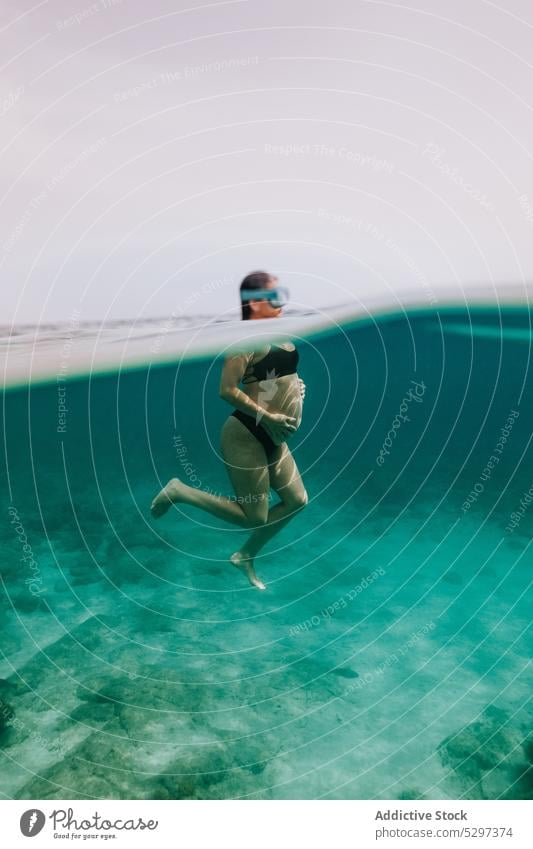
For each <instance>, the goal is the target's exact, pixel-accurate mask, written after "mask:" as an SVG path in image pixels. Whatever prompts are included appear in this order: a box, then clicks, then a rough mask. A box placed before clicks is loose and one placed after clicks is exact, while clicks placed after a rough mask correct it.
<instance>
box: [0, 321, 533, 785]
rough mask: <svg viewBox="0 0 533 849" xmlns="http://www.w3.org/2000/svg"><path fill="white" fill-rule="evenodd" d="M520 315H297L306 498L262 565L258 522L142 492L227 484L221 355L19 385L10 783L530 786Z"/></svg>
mask: <svg viewBox="0 0 533 849" xmlns="http://www.w3.org/2000/svg"><path fill="white" fill-rule="evenodd" d="M530 326H531V317H530V314H529V312H528V311H527V309H519V308H516V309H514V308H513V309H511V308H507V309H506V310H505V311H503V312H499V311H498V310H496V309H494V310H488V309H483V310H482V309H476V310H470V312H469V313H468V312H466V311H464V310H460V309H457V310H446V311H445V312H441V313H440V314H439V313H438V312H428V311H425V312H419V313H412V314H410V315H405V316H395V317H392V318H388V319H386V320H385V319H383V320H380V321H377V322H375V323H373V322H367V323H365V324H356V325H351V326H348V325H347V326H345V327H341V328H339V330H338V331H337V332H335V333H330V334H328V335H323V336H318V337H315V338H310V339H308V340H305V339H302V340H300V341H299V342H298V345H299V350H300V357H301V358H300V369H299V373H300V375H301V377H302V378H303V379H304V381H305V383H306V385H307V395H306V399H305V403H304V418H303V423H302V427H301V429H300V431H299V433H298V434H297V435H296V436H295V437H294V439H293V441H292V443H291V448H292V450H293V453H294V456H295V458H296V460H297V463H298V466H299V468H300V471H301V473H302V476H303V479H304V482H305V485H306V488H307V491H308V494H309V504H308V505H307V507H306V508H305V510H303V511H302V512H301V513H299V514H298V516H297V517H295V518H294V519H293V521H292V522H291V523H290V524H289V525H287V527H285V528H284V529H283V530H282V531H281V533H280V534H279V535H278V536H277V537H275V538H274V539H273V540H272V541H271V543H269V545H268V546H267V547H266V548H265V549H264V551H263V552H261V555H260V556H259V557H258V559H257V562H256V568H257V571H258V573H259V574H260V576H261V577H262V578H263V579H264V580H265V582H266V583H267V585H268V588H267V591H266V592H258V591H257V590H254V589H252V588H251V587H249V586H248V585H246V584H245V583H244V580H243V578H242V576H241V575H240V573H238V572H237V571H236V570H235V569H234V568H233V567H231V566H228V564H227V558H228V557H229V555H230V554H231V553H232V552H233V551H234V550H235V549H237V548H238V547H239V545H241V544H242V542H243V540H244V538H245V533H246V532H245V531H243V530H241V529H239V528H237V527H235V526H230V525H227V524H224V523H223V522H222V521H219V520H217V519H215V518H213V517H211V516H208V515H207V514H205V513H201V512H200V511H198V510H195V509H194V508H190V507H183V506H179V507H178V506H175V507H173V508H172V510H171V511H170V512H169V513H168V514H167V515H166V516H165V517H163V518H162V519H161V520H159V521H158V522H154V521H153V520H152V519H151V517H150V514H149V510H148V507H149V504H150V501H151V499H152V498H153V496H154V494H155V493H156V492H157V491H158V489H159V488H160V486H161V485H162V484H163V483H165V482H166V481H167V480H168V478H169V477H171V476H175V475H179V476H180V477H182V479H183V480H185V481H186V482H187V479H188V476H191V477H192V475H195V476H196V481H199V483H196V481H194V483H195V485H199V486H201V487H202V488H204V489H210V490H211V491H213V492H221V493H226V494H230V489H229V485H228V481H227V478H226V472H225V470H224V467H223V465H222V463H221V460H220V457H219V453H220V452H219V432H220V428H221V425H222V423H223V421H224V419H225V417H226V416H227V415H228V413H229V412H230V408H229V407H228V406H227V405H226V404H225V403H224V402H223V401H221V400H220V399H219V397H218V381H219V374H220V363H219V362H218V361H214V360H213V358H211V359H210V360H205V361H203V360H195V361H190V362H182V363H181V364H176V365H173V366H168V365H164V366H163V365H161V366H159V367H157V368H153V367H151V368H148V367H147V368H144V369H143V368H139V369H136V370H131V371H128V372H122V373H120V374H110V375H105V376H99V377H93V378H92V379H91V380H89V379H78V380H72V381H70V382H68V384H67V387H66V390H65V393H66V394H65V397H64V402H65V403H64V406H65V407H66V408H68V411H67V412H66V413H64V414H63V417H62V418H61V419H59V409H58V390H57V386H56V384H55V383H50V384H47V385H36V386H32V387H31V388H25V389H20V390H16V391H15V390H14V391H10V392H8V393H6V395H5V396H4V414H5V432H4V435H5V448H6V450H5V456H4V457H3V459H2V464H3V467H2V476H3V479H4V483H3V487H2V492H3V506H2V512H3V517H4V520H3V522H2V523H1V524H0V534H1V538H0V543H1V545H2V548H3V555H2V620H3V627H2V657H3V660H2V669H1V670H0V677H1V679H2V680H1V681H0V699H1V704H0V752H1V755H2V769H1V770H0V792H1V794H2V795H3V797H4V798H15V799H23V798H24V799H42V798H51V799H52V798H58V799H65V798H68V799H77V798H98V799H103V798H146V799H167V798H169V799H181V798H186V799H190V798H194V799H197V798H200V799H205V798H209V799H212V798H216V799H226V798H259V799H272V798H276V799H294V798H304V799H307V798H336V799H367V798H374V799H385V798H388V799H413V798H414V799H423V798H425V799H443V798H453V799H457V798H469V799H470V798H472V799H478V798H485V799H495V798H511V799H515V798H531V791H532V778H531V776H532V766H531V764H532V755H533V740H532V736H531V718H532V713H533V711H532V706H531V677H530V669H528V664H529V658H530V655H531V641H530V637H529V634H528V630H529V627H530V620H531V594H530V586H531V582H530V575H531V539H532V532H533V502H532V503H531V504H530V501H531V496H530V495H528V494H527V493H528V491H529V490H530V488H531V487H532V486H533V464H532V463H531V459H532V448H531V437H532V416H531V411H532V403H533V377H532V370H531V363H530V359H531V330H530ZM58 424H59V425H60V427H61V428H62V431H61V432H59V433H58ZM502 429H503V431H504V433H502ZM178 446H179V447H180V453H179V454H178V451H177V447H178ZM184 451H185V453H184ZM6 458H7V462H6ZM491 458H492V459H491ZM189 464H190V465H189ZM531 492H532V493H533V489H531ZM13 511H15V512H13ZM24 546H27V547H26V548H24ZM22 557H25V558H26V559H25V560H23V559H21V558H22Z"/></svg>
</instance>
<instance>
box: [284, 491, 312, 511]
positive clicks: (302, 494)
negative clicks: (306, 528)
mask: <svg viewBox="0 0 533 849" xmlns="http://www.w3.org/2000/svg"><path fill="white" fill-rule="evenodd" d="M287 503H288V504H289V506H290V507H292V509H293V510H294V512H296V511H298V510H303V508H304V507H305V506H306V505H307V504H308V503H309V496H308V495H307V490H305V489H302V490H299V491H298V492H295V493H294V494H292V495H291V496H290V498H288V499H287Z"/></svg>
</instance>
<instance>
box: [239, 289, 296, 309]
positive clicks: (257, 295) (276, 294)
mask: <svg viewBox="0 0 533 849" xmlns="http://www.w3.org/2000/svg"><path fill="white" fill-rule="evenodd" d="M262 300H267V301H270V303H271V304H272V306H273V307H274V309H279V308H280V307H284V306H285V304H288V302H289V290H288V288H287V286H276V287H275V288H273V289H243V290H242V291H241V301H262Z"/></svg>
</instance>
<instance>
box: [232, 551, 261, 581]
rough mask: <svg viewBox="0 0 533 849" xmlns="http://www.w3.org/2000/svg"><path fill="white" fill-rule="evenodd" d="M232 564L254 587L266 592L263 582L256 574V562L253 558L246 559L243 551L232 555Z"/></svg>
mask: <svg viewBox="0 0 533 849" xmlns="http://www.w3.org/2000/svg"><path fill="white" fill-rule="evenodd" d="M230 563H233V565H234V566H236V567H237V569H239V570H240V571H241V572H242V573H243V574H244V575H246V577H247V578H248V580H249V581H250V583H251V585H252V586H253V587H257V589H258V590H266V586H265V584H264V583H263V581H260V580H259V578H258V577H257V575H256V574H255V569H254V561H253V559H252V558H251V557H246V556H245V555H244V554H243V553H242V552H241V551H236V552H235V554H232V555H231V557H230Z"/></svg>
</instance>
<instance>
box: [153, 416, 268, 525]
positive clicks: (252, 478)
mask: <svg viewBox="0 0 533 849" xmlns="http://www.w3.org/2000/svg"><path fill="white" fill-rule="evenodd" d="M221 447H222V454H223V457H224V461H225V463H226V468H227V469H228V472H229V475H230V479H231V482H232V484H233V488H234V490H235V495H236V496H237V498H236V499H235V498H228V497H227V496H224V495H212V494H211V493H210V492H204V491H203V490H201V489H197V488H196V487H194V486H188V485H187V484H185V483H183V481H180V480H179V479H178V478H172V479H171V480H170V481H169V482H168V483H167V485H166V486H165V487H164V488H163V489H162V490H161V492H160V493H159V494H158V495H157V496H156V497H155V498H154V500H153V501H152V505H151V512H152V516H153V517H154V518H156V519H158V518H159V517H160V516H163V514H164V513H166V512H167V510H168V509H169V508H170V505H171V504H174V503H178V502H179V503H182V504H190V505H191V506H192V507H198V508H199V509H200V510H205V511H206V512H207V513H211V514H212V515H213V516H216V517H217V518H219V519H224V520H225V521H227V522H231V523H232V524H234V525H239V526H240V527H241V528H254V527H256V526H258V525H261V524H263V523H264V522H265V521H266V518H267V514H268V493H269V487H270V483H269V475H268V467H267V460H266V454H265V449H264V448H263V446H262V445H261V444H260V443H259V442H258V441H257V439H256V438H255V437H254V436H252V434H251V433H250V432H249V431H248V430H247V429H246V427H245V426H244V425H243V424H242V423H241V422H239V421H238V420H237V419H236V418H235V417H234V416H230V417H229V418H228V419H227V421H226V422H225V423H224V427H223V428H222V436H221Z"/></svg>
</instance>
